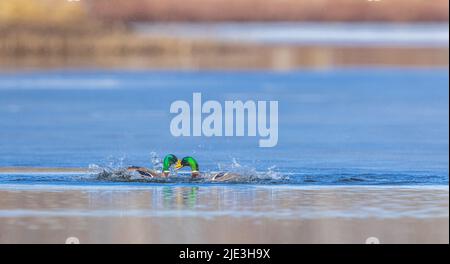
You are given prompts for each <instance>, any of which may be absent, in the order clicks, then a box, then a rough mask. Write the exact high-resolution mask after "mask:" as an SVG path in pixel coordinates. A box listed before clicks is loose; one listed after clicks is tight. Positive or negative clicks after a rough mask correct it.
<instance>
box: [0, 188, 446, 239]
mask: <svg viewBox="0 0 450 264" xmlns="http://www.w3.org/2000/svg"><path fill="white" fill-rule="evenodd" d="M0 199H1V201H2V203H1V204H0V234H2V235H1V236H0V242H2V243H6V242H26V241H29V242H53V243H59V241H64V240H65V238H66V237H67V236H77V237H80V238H81V240H82V241H85V242H87V243H92V242H131V243H141V242H142V243H144V242H145V243H147V242H151V243H177V242H179V243H185V242H203V243H206V242H243V243H255V242H266V243H270V242H272V243H282V242H309V243H311V242H317V243H323V242H332V243H333V242H355V243H359V241H361V242H363V241H364V240H365V238H364V236H366V235H367V236H369V235H377V236H382V237H383V239H384V240H385V241H386V240H387V241H391V242H445V241H447V242H448V187H446V186H430V187H357V186H355V187H292V186H290V187H282V186H279V187H274V186H271V187H267V186H266V187H261V186H233V187H232V188H230V186H226V185H225V186H201V187H199V186H189V185H185V186H180V185H170V186H163V185H149V186H144V187H142V186H141V187H140V186H128V187H124V186H122V187H120V186H115V187H111V186H97V187H90V188H89V187H85V188H79V187H67V186H66V187H64V186H45V187H39V186H33V187H31V188H28V189H26V188H21V187H20V186H4V188H2V190H1V191H0ZM354 225H358V228H356V229H355V228H354ZM446 230H447V232H443V231H446ZM124 231H126V232H124ZM369 231H370V232H369ZM425 231H426V232H428V233H427V235H424V234H423V233H424V232H425ZM330 232H331V233H330ZM336 232H341V233H342V234H341V233H339V234H337V233H336ZM371 232H372V233H371ZM333 233H334V234H333ZM344 233H345V234H344ZM374 233H375V234H374Z"/></svg>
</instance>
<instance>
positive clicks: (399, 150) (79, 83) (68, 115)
mask: <svg viewBox="0 0 450 264" xmlns="http://www.w3.org/2000/svg"><path fill="white" fill-rule="evenodd" d="M448 84H449V83H448V72H447V69H348V70H332V71H297V72H290V73H274V72H260V71H249V72H213V71H211V72H208V71H204V72H172V71H167V72H166V71H151V72H146V71H76V70H74V71H48V72H45V71H42V72H25V73H3V74H0V167H7V166H9V167H10V166H27V167H74V168H76V167H82V168H87V167H89V166H91V167H94V168H95V167H97V168H98V167H101V168H106V167H107V168H108V169H109V170H111V171H114V170H115V169H120V168H122V167H124V166H128V165H141V166H148V167H152V166H153V165H152V161H151V159H152V158H153V159H154V158H155V157H162V156H164V155H165V154H166V153H174V154H176V155H177V156H179V157H183V156H186V155H192V156H194V157H196V158H197V159H198V161H199V163H200V168H201V170H202V171H219V170H232V171H237V172H240V173H241V174H243V175H246V176H248V177H246V178H242V179H241V180H240V181H238V182H241V183H263V184H276V183H280V184H295V185H297V184H298V185H311V184H313V185H317V184H318V185H355V184H356V185H447V184H448V148H449V145H448V144H449V143H448V139H449V131H448V127H449V124H448V117H449V112H448V107H449V104H448V103H449V102H448V100H449V99H448V98H449V95H448ZM193 92H201V93H202V96H203V98H202V99H203V101H206V100H217V101H219V102H222V103H223V101H225V100H243V101H245V100H278V101H279V140H278V145H277V146H276V147H274V148H259V147H258V138H257V137H256V138H255V137H213V138H207V137H181V138H175V137H173V136H172V135H171V133H170V131H169V124H170V121H171V118H172V117H173V116H174V115H172V114H170V112H169V107H170V104H171V103H172V102H173V101H175V100H185V101H188V102H192V93H193ZM30 175H32V177H31V176H30ZM114 180H116V179H114ZM119 180H120V179H119ZM168 181H169V182H171V183H174V182H175V183H176V182H178V181H179V182H183V183H186V182H189V179H188V178H187V177H180V178H174V179H169V180H168ZM107 182H108V181H107ZM26 183H43V184H88V185H89V184H99V181H98V180H97V179H96V177H95V175H94V176H92V175H84V174H83V175H80V174H70V173H69V174H67V173H55V174H46V173H34V174H27V173H22V174H21V173H1V174H0V184H26ZM197 183H198V182H197ZM200 183H201V182H200Z"/></svg>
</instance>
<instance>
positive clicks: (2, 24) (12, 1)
mask: <svg viewBox="0 0 450 264" xmlns="http://www.w3.org/2000/svg"><path fill="white" fill-rule="evenodd" d="M208 1H209V2H208ZM208 1H207V0H186V1H184V2H183V3H182V4H180V2H179V1H173V0H164V1H163V0H127V1H117V0H107V1H106V0H89V1H87V0H81V1H79V2H69V1H65V0H1V1H0V69H16V68H18V69H22V68H48V67H50V68H59V67H117V68H121V67H125V68H142V67H144V68H146V67H149V68H177V69H178V68H183V69H202V68H206V69H211V68H219V69H222V68H225V69H236V68H270V69H278V70H289V69H293V68H298V67H313V68H326V67H335V66H354V65H404V66H423V65H425V66H448V47H447V48H446V47H438V48H433V47H431V48H414V47H397V46H392V47H375V46H373V47H344V46H342V47H339V46H326V45H324V46H311V45H309V46H308V45H302V46H299V45H287V44H282V45H281V44H280V45H275V44H274V45H264V44H260V43H245V44H244V43H236V42H221V41H218V40H214V39H189V38H183V37H163V36H142V35H139V34H136V33H135V32H134V31H133V30H132V29H131V28H130V27H129V23H130V22H135V21H156V22H158V21H222V20H226V19H233V18H234V19H235V20H236V21H242V20H243V18H245V17H248V19H249V20H250V21H253V20H256V21H257V20H258V19H263V20H264V21H266V20H267V21H272V20H279V19H280V18H282V17H280V15H285V16H286V18H287V19H291V20H294V18H295V15H301V14H305V13H304V12H300V13H298V12H299V11H295V12H294V11H292V12H287V11H283V10H285V8H287V7H291V8H293V10H298V8H299V7H304V8H306V10H315V12H312V11H311V12H312V13H311V14H310V16H301V17H300V18H299V20H306V21H308V19H313V20H314V19H315V20H320V19H319V18H320V14H323V10H327V9H326V8H329V7H330V6H331V7H332V6H334V3H341V4H345V5H344V7H346V8H348V10H347V9H344V10H347V11H346V12H344V11H342V10H340V11H339V10H332V11H329V12H326V13H324V14H328V13H332V14H335V15H334V16H333V17H327V16H325V17H323V19H331V20H342V21H353V20H357V19H358V16H360V14H365V15H364V16H366V17H368V18H372V19H375V20H376V19H387V20H388V21H389V19H390V17H391V18H392V17H393V16H392V14H394V13H395V12H394V11H396V10H391V9H389V10H388V11H387V12H389V15H384V16H380V15H373V16H371V15H370V14H371V12H370V10H367V3H363V4H361V3H358V4H357V5H356V7H357V8H361V6H362V7H363V8H364V9H363V11H364V12H362V11H361V12H359V13H358V12H356V11H355V9H354V8H352V5H351V2H350V1H349V0H335V1H331V0H305V1H298V2H297V1H294V0H282V1H278V0H277V1H275V0H268V1H267V2H268V3H269V4H267V5H264V4H263V3H265V2H262V1H260V0H240V1H235V0H232V1H231V2H229V3H230V7H226V1H224V0H208ZM362 1H365V0H362ZM424 1H425V0H410V3H415V4H416V5H418V6H419V7H423V6H424ZM275 2H276V3H278V4H280V6H281V7H278V8H275V7H274V3H275ZM353 2H355V1H353ZM394 2H396V3H397V4H398V3H401V4H403V5H404V4H405V0H395V1H394ZM206 3H210V4H206ZM297 3H298V5H297ZM436 3H437V4H436ZM443 3H444V4H443ZM445 3H446V4H445ZM252 5H255V8H253V7H254V6H252ZM442 5H447V7H448V1H446V0H445V1H442V0H436V1H433V4H430V5H429V7H428V9H427V8H425V9H423V8H422V9H421V10H419V11H418V13H414V12H412V11H411V10H416V9H415V8H416V7H417V6H416V7H410V8H408V9H406V11H405V10H403V11H402V12H400V13H398V14H403V15H402V16H399V19H400V20H408V19H418V20H419V21H429V20H430V19H431V17H432V16H433V15H436V18H437V20H438V21H441V20H442V19H447V20H448V10H445V11H442V10H441V9H439V8H440V7H442ZM397 6H398V5H397ZM221 7H223V8H224V9H223V10H222V11H223V14H222V15H221V14H220V13H221V12H220V8H221ZM344 7H342V8H344ZM272 9H273V10H274V11H275V13H273V12H272V11H273V10H272ZM270 10H272V11H270ZM356 10H358V9H356ZM376 10H379V9H376ZM269 11H270V12H269ZM283 12H287V13H283ZM405 12H406V13H405ZM252 14H253V15H252ZM255 14H256V16H255ZM258 14H259V15H260V16H261V17H258ZM339 14H340V15H339ZM355 14H358V16H354V15H355ZM367 14H369V15H367ZM405 14H407V16H405ZM211 15H213V16H212V17H211ZM383 17H384V18H383ZM325 21H326V20H325ZM247 22H249V21H247Z"/></svg>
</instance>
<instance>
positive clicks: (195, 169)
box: [175, 156, 239, 181]
mask: <svg viewBox="0 0 450 264" xmlns="http://www.w3.org/2000/svg"><path fill="white" fill-rule="evenodd" d="M183 167H189V168H191V177H192V178H197V177H200V176H207V178H209V179H210V180H211V181H230V180H234V179H236V178H238V177H239V175H238V174H236V173H231V172H216V173H212V174H207V175H205V174H203V175H202V174H201V173H200V171H199V166H198V162H197V160H195V159H194V158H193V157H190V156H187V157H184V158H183V159H181V160H177V162H176V164H175V170H179V169H181V168H183Z"/></svg>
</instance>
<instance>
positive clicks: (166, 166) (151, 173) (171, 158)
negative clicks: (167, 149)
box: [127, 154, 178, 178]
mask: <svg viewBox="0 0 450 264" xmlns="http://www.w3.org/2000/svg"><path fill="white" fill-rule="evenodd" d="M177 161H178V158H177V157H176V156H175V155H173V154H168V155H166V156H165V157H164V160H163V168H162V171H161V172H158V171H156V170H151V169H148V168H145V167H138V166H131V167H128V168H127V170H128V171H136V172H138V173H139V174H140V175H142V176H147V177H152V178H156V177H167V176H169V173H170V167H171V166H172V165H174V164H176V163H177Z"/></svg>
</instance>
